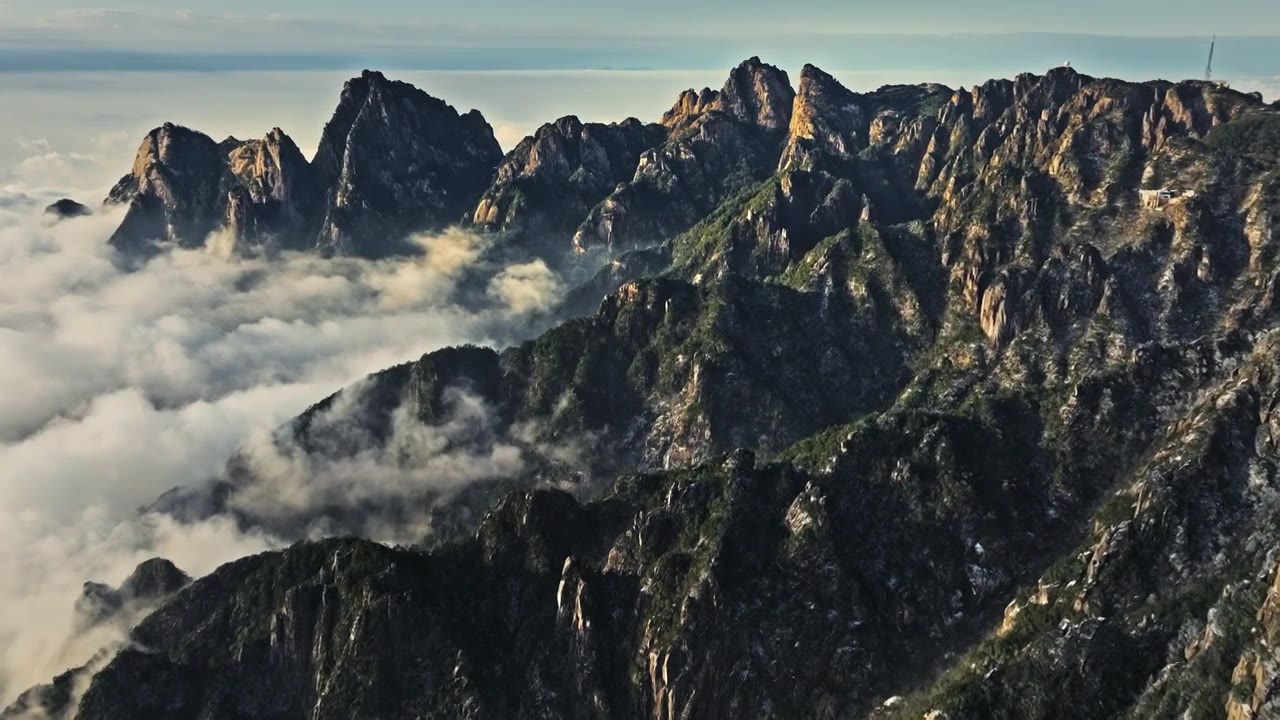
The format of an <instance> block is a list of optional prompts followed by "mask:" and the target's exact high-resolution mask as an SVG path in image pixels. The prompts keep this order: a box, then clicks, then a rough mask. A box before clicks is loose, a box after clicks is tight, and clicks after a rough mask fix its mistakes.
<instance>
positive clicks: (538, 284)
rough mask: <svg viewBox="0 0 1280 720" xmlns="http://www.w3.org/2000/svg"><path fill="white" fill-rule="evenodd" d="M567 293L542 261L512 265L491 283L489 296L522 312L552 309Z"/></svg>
mask: <svg viewBox="0 0 1280 720" xmlns="http://www.w3.org/2000/svg"><path fill="white" fill-rule="evenodd" d="M563 292H564V288H563V287H561V285H560V279H559V278H558V277H556V274H555V273H553V272H552V271H551V269H550V268H548V267H547V264H546V263H545V262H543V261H542V260H534V261H532V262H528V263H524V264H521V265H512V266H511V267H508V268H506V269H504V270H502V271H501V272H499V273H498V274H497V275H496V276H494V278H493V280H491V281H490V282H489V295H490V296H491V297H494V298H497V299H498V300H501V301H502V303H503V304H504V305H506V306H507V307H509V308H511V309H512V310H514V311H515V312H518V313H527V312H545V311H547V310H550V309H551V308H552V306H554V305H555V303H556V301H557V300H559V299H560V297H561V295H562V294H563Z"/></svg>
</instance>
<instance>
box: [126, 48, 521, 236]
mask: <svg viewBox="0 0 1280 720" xmlns="http://www.w3.org/2000/svg"><path fill="white" fill-rule="evenodd" d="M501 155H502V152H501V149H500V148H499V146H498V142H497V140H496V139H494V137H493V130H492V128H491V127H489V124H488V123H487V122H485V120H484V117H483V116H481V115H480V113H479V112H477V111H475V110H473V111H471V112H468V113H466V114H463V115H459V114H458V113H457V111H455V110H454V109H453V108H452V107H451V106H449V105H448V104H446V103H444V102H443V101H441V100H438V99H436V98H433V97H431V96H430V95H427V94H426V93H424V92H422V91H421V90H418V89H417V88H414V87H413V86H411V85H408V84H406V83H403V82H398V81H393V80H388V79H387V78H386V77H385V76H383V75H382V74H381V73H377V72H369V71H366V72H365V73H363V74H362V75H361V76H360V77H358V78H354V79H352V80H350V81H348V82H347V84H346V87H344V88H343V91H342V97H341V100H340V101H339V104H338V107H337V109H336V110H335V111H334V115H333V118H332V119H331V120H330V121H329V123H328V124H327V125H326V126H325V129H324V133H323V135H322V137H321V142H320V147H319V149H318V150H317V152H316V156H315V157H314V158H313V159H312V160H311V161H310V162H308V161H307V160H306V158H305V157H303V155H302V153H301V151H300V150H299V149H298V147H297V145H296V144H294V142H293V140H292V139H290V138H289V136H288V135H286V134H284V132H283V131H281V130H280V129H279V128H276V129H273V130H272V131H271V132H269V133H268V134H267V135H266V136H265V137H264V138H262V139H260V140H249V141H241V140H237V139H236V138H227V139H226V140H223V141H222V142H221V143H218V142H215V141H214V140H212V139H211V138H209V137H208V136H206V135H204V134H202V133H199V132H196V131H194V130H190V129H187V128H184V127H180V126H177V125H172V124H166V125H164V126H162V127H159V128H156V129H155V130H153V131H151V132H150V133H149V134H148V135H147V137H146V138H145V139H144V140H143V142H142V145H141V146H140V147H139V148H138V154H137V158H136V159H135V160H134V165H133V170H132V172H130V173H129V174H128V175H125V176H124V177H123V178H122V179H121V180H120V182H118V183H117V184H116V186H115V187H114V188H112V190H111V192H110V193H109V194H108V196H107V200H106V202H107V203H108V204H115V205H126V206H127V207H128V212H127V214H126V216H125V219H124V221H123V222H122V223H121V225H120V228H119V229H118V230H117V231H116V232H115V234H114V235H113V236H112V238H111V244H112V245H114V246H115V247H117V248H119V249H121V250H123V251H125V252H127V253H130V254H134V255H146V254H149V253H152V252H155V251H156V244H157V243H172V244H174V245H177V246H179V247H202V246H204V245H205V244H206V241H207V240H208V239H209V237H210V235H211V234H214V233H217V235H216V236H215V241H214V242H215V247H216V248H218V249H220V250H222V251H224V252H241V253H243V252H257V251H261V250H263V249H267V250H270V249H292V250H307V251H316V252H320V253H324V254H340V255H357V256H362V257H384V256H388V255H395V254H400V253H404V252H407V251H409V250H411V249H412V248H411V247H410V246H409V245H408V244H407V243H405V242H404V239H405V238H406V237H407V236H408V235H410V234H412V233H414V232H419V231H427V230H435V229H440V228H442V227H443V226H445V225H448V224H451V223H456V222H458V221H460V220H461V219H462V217H463V215H465V214H466V211H467V210H469V209H470V208H471V207H473V206H474V202H475V199H476V198H477V197H478V196H479V195H480V193H481V192H482V191H483V190H484V188H485V186H486V185H487V183H488V182H489V179H490V178H491V176H492V174H493V171H494V168H495V167H496V166H497V164H498V161H499V160H500V159H501Z"/></svg>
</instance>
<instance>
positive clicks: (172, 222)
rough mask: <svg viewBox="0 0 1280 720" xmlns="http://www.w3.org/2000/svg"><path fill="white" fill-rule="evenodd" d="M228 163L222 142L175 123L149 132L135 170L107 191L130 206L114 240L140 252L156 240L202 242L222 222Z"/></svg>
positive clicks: (111, 199) (189, 244) (116, 201)
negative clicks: (223, 181) (222, 190)
mask: <svg viewBox="0 0 1280 720" xmlns="http://www.w3.org/2000/svg"><path fill="white" fill-rule="evenodd" d="M224 165H225V162H224V158H223V157H222V153H221V152H220V150H219V147H218V143H216V142H214V141H213V139H212V138H210V137H209V136H208V135H205V134H204V133H201V132H197V131H195V130H191V129H189V128H186V127H183V126H181V125H175V124H173V123H165V124H164V125H162V126H161V127H158V128H156V129H155V130H152V131H151V132H149V133H147V136H146V137H145V138H143V140H142V144H141V145H139V146H138V152H137V154H136V155H135V157H134V161H133V170H132V172H130V174H128V175H125V176H124V177H123V178H121V179H120V181H119V182H118V183H116V185H115V187H113V188H112V189H111V192H110V193H109V194H108V195H107V200H106V202H107V203H109V204H121V205H128V206H129V211H128V213H127V214H126V216H125V219H124V222H123V223H122V224H121V226H120V228H119V229H118V230H116V232H115V234H113V235H112V237H111V241H110V242H111V244H112V245H115V246H116V247H117V248H120V249H123V250H126V251H138V252H146V248H147V247H148V246H149V244H150V243H152V242H154V241H161V242H170V243H174V244H176V245H179V246H182V247H196V246H199V245H202V244H204V240H205V238H206V237H207V236H208V235H209V233H210V232H212V231H213V230H214V229H215V228H216V227H217V225H218V223H219V221H220V220H221V217H220V216H221V212H220V206H221V202H220V201H221V198H220V193H219V184H220V180H221V175H222V170H223V167H224Z"/></svg>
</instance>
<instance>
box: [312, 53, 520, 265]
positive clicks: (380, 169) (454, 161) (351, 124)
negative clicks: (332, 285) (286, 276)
mask: <svg viewBox="0 0 1280 720" xmlns="http://www.w3.org/2000/svg"><path fill="white" fill-rule="evenodd" d="M501 157H502V150H501V148H500V147H499V146H498V141H497V140H496V139H495V138H494V136H493V129H492V128H490V127H489V124H488V123H487V122H485V120H484V117H483V116H482V115H481V114H480V113H479V111H476V110H472V111H471V112H468V113H466V114H463V115H459V114H458V113H457V111H455V110H454V109H453V108H452V107H451V106H449V105H448V104H446V103H445V102H444V101H442V100H438V99H436V98H433V97H431V96H430V95H427V94H426V93H424V92H422V91H420V90H418V89H417V88H415V87H413V86H412V85H409V84H407V83H402V82H397V81H393V80H388V79H387V78H386V77H384V76H383V75H382V74H381V73H376V72H365V73H364V74H363V75H361V76H360V77H359V78H357V79H355V80H352V81H350V82H349V83H348V84H347V87H346V88H345V89H344V90H343V94H342V100H341V102H340V104H339V107H338V109H337V110H336V111H335V112H334V117H333V119H332V120H330V122H329V124H328V125H326V126H325V130H324V134H323V136H322V138H321V141H320V149H319V151H318V152H317V154H316V159H315V163H314V164H315V166H316V168H317V171H318V172H319V174H320V176H321V179H322V182H323V183H324V185H325V187H326V199H327V201H328V203H327V207H326V211H325V218H324V222H323V224H322V226H321V230H320V236H319V240H318V241H317V244H318V247H319V249H320V251H321V252H326V253H336V254H358V255H364V256H373V257H376V256H381V255H389V254H395V253H396V251H397V250H398V249H400V248H398V247H397V243H398V242H399V241H400V240H401V239H403V237H404V236H405V235H407V234H408V233H411V232H415V231H418V230H425V229H431V228H438V227H441V226H443V225H446V224H449V223H455V222H460V221H461V220H462V219H463V218H464V217H465V216H466V215H467V212H468V211H469V210H471V209H472V208H473V207H475V200H476V198H477V197H478V196H479V195H480V194H481V193H482V192H483V191H484V188H485V186H486V185H487V184H488V182H489V180H490V178H491V177H492V175H493V171H494V169H495V167H496V166H497V164H498V162H499V160H500V159H501Z"/></svg>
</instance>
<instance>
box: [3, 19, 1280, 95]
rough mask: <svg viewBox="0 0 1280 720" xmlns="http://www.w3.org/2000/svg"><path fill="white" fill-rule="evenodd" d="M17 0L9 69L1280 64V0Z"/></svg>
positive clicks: (1127, 71)
mask: <svg viewBox="0 0 1280 720" xmlns="http://www.w3.org/2000/svg"><path fill="white" fill-rule="evenodd" d="M111 2H112V0H0V72H2V71H14V70H19V71H39V70H156V69H161V70H234V69H239V70H339V69H358V68H361V67H365V66H377V67H380V68H383V69H387V70H393V71H394V70H397V69H403V70H415V69H417V70H467V69H471V70H510V69H530V70H549V69H681V70H684V69H720V68H725V67H729V66H732V65H733V64H735V63H736V62H738V61H739V60H741V59H743V58H744V57H747V56H749V55H757V54H758V55H761V56H762V57H765V58H766V59H769V60H771V61H773V62H776V63H779V64H783V65H787V66H795V65H798V64H800V63H803V62H814V63H815V64H818V65H820V66H823V67H836V68H859V69H867V70H881V69H910V70H931V69H949V68H955V67H957V66H962V67H964V68H966V69H973V70H978V71H988V72H991V73H993V74H995V73H1002V72H1007V69H1008V68H1016V69H1029V70H1041V69H1043V68H1044V67H1047V66H1049V65H1054V64H1058V63H1060V62H1062V61H1064V60H1068V59H1070V60H1072V61H1073V62H1075V63H1076V64H1078V65H1081V66H1084V67H1089V66H1093V67H1094V68H1096V71H1097V72H1099V73H1100V74H1102V73H1111V74H1120V75H1126V76H1135V77H1136V76H1142V77H1151V76H1161V77H1190V76H1194V75H1197V74H1199V72H1200V70H1201V69H1202V67H1203V64H1204V55H1205V51H1206V50H1207V42H1208V36H1209V35H1210V34H1212V33H1217V34H1218V35H1219V36H1222V37H1223V43H1222V46H1221V48H1220V51H1221V52H1220V59H1219V63H1220V65H1221V67H1222V70H1223V72H1225V73H1227V74H1234V75H1238V76H1276V75H1280V52H1278V51H1277V48H1280V1H1277V0H1211V1H1205V2H1190V1H1189V0H1163V1H1161V0H1074V1H1073V2H1071V3H1048V2H1043V1H1041V0H1036V1H1035V2H1028V1H1026V0H971V1H969V2H943V1H942V0H899V1H897V2H884V0H875V2H870V1H868V0H790V1H789V2H778V1H777V0H737V1H736V2H727V1H719V0H718V1H715V2H707V1H703V2H690V1H689V0H645V1H643V2H641V1H640V0H627V1H624V0H592V1H588V0H555V1H543V2H534V1H531V0H469V1H468V2H457V1H453V0H451V1H449V2H441V1H439V0H434V1H432V0H428V1H427V2H413V1H412V0H362V1H361V2H359V3H350V2H337V1H336V0H268V1H267V2H264V1H263V0H219V2H217V3H213V2H198V1H196V0H164V1H161V0H133V1H132V2H128V3H118V4H115V5H112V4H111Z"/></svg>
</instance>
